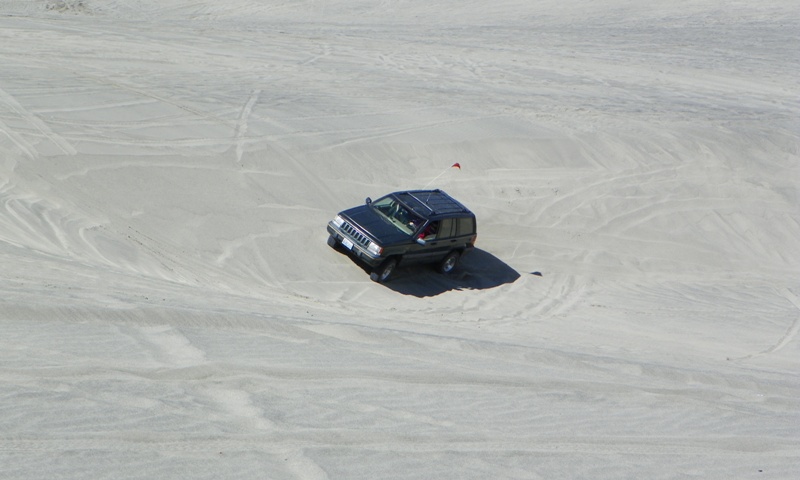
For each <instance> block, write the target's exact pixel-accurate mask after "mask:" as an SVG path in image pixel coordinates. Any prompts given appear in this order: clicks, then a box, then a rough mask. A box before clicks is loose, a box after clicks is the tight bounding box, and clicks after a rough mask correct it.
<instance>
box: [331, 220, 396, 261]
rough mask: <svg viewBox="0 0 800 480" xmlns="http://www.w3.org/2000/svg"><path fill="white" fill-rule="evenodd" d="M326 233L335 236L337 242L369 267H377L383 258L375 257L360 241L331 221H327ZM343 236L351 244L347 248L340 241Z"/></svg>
mask: <svg viewBox="0 0 800 480" xmlns="http://www.w3.org/2000/svg"><path fill="white" fill-rule="evenodd" d="M328 234H329V235H330V236H331V237H333V238H335V239H336V242H337V243H339V244H341V245H342V246H343V247H345V250H347V251H348V253H350V254H351V255H353V256H354V257H356V258H358V259H360V260H361V261H363V262H364V263H366V264H367V265H369V266H370V267H377V266H378V265H380V264H381V263H382V262H383V260H384V258H383V257H381V256H377V257H376V256H375V255H373V254H372V253H371V252H369V251H367V249H366V248H364V247H363V246H362V245H361V244H360V243H358V242H357V241H356V240H355V239H354V238H352V237H351V236H349V235H347V234H346V233H344V232H343V231H341V230H340V229H339V228H338V227H336V225H334V224H333V222H328ZM345 238H346V239H347V240H349V241H350V242H351V243H352V244H353V246H352V247H351V248H347V246H346V245H344V244H343V243H342V240H343V239H345Z"/></svg>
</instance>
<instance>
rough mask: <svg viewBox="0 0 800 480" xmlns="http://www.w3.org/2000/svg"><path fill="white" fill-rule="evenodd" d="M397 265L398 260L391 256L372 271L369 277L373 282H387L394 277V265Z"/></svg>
mask: <svg viewBox="0 0 800 480" xmlns="http://www.w3.org/2000/svg"><path fill="white" fill-rule="evenodd" d="M396 266H397V260H395V259H394V258H390V259H388V260H386V261H385V262H383V263H382V264H381V265H380V266H379V267H378V268H376V269H375V270H374V271H373V272H372V273H370V274H369V278H370V280H372V281H373V282H378V283H386V282H388V281H389V279H390V278H391V277H392V272H394V267H396Z"/></svg>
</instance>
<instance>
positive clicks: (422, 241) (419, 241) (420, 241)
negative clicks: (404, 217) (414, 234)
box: [417, 237, 425, 245]
mask: <svg viewBox="0 0 800 480" xmlns="http://www.w3.org/2000/svg"><path fill="white" fill-rule="evenodd" d="M417 243H419V244H420V245H425V239H424V238H422V237H418V238H417Z"/></svg>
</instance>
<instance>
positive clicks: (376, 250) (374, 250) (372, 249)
mask: <svg viewBox="0 0 800 480" xmlns="http://www.w3.org/2000/svg"><path fill="white" fill-rule="evenodd" d="M367 251H368V252H369V253H371V254H373V255H375V256H376V257H379V256H380V255H381V253H382V252H383V247H381V246H380V245H378V244H377V243H375V242H369V246H367Z"/></svg>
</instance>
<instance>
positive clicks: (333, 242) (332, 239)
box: [328, 235, 339, 249]
mask: <svg viewBox="0 0 800 480" xmlns="http://www.w3.org/2000/svg"><path fill="white" fill-rule="evenodd" d="M328 246H329V247H331V248H333V249H336V247H338V246H339V242H337V241H336V237H334V236H333V235H328Z"/></svg>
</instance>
